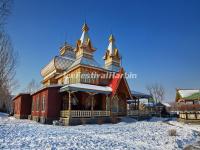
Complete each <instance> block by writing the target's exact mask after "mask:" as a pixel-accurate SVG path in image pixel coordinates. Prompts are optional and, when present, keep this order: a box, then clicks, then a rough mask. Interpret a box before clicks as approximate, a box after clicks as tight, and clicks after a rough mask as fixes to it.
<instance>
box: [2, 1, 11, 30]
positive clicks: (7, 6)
mask: <svg viewBox="0 0 200 150" xmlns="http://www.w3.org/2000/svg"><path fill="white" fill-rule="evenodd" d="M12 3H13V0H0V28H2V26H3V25H4V24H5V23H6V19H7V17H8V15H10V13H11V6H12Z"/></svg>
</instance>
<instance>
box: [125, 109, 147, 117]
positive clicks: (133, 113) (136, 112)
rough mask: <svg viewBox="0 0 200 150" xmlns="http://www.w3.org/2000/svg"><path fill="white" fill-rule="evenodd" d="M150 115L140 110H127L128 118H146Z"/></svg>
mask: <svg viewBox="0 0 200 150" xmlns="http://www.w3.org/2000/svg"><path fill="white" fill-rule="evenodd" d="M150 114H151V113H150V112H149V111H141V110H128V111H127V115H128V116H148V115H150Z"/></svg>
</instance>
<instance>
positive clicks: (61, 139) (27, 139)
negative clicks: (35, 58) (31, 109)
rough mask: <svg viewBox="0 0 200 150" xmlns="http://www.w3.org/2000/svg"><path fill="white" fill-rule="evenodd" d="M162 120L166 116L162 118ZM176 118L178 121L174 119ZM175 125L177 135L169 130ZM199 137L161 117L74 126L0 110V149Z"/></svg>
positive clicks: (169, 143) (157, 146)
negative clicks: (164, 120)
mask: <svg viewBox="0 0 200 150" xmlns="http://www.w3.org/2000/svg"><path fill="white" fill-rule="evenodd" d="M162 121H163V120H162ZM172 122H176V121H172ZM170 129H176V130H177V133H178V135H177V136H169V134H168V131H169V130H170ZM197 139H198V134H197V133H196V132H195V131H193V130H191V129H190V128H182V127H177V126H171V125H169V124H166V123H164V122H161V121H159V119H156V118H154V119H152V120H150V121H138V122H135V121H134V120H133V121H131V120H130V119H124V122H121V123H118V124H104V125H80V126H71V127H62V126H52V125H42V124H39V123H36V122H34V121H30V120H19V119H15V118H13V117H7V116H6V115H5V114H0V149H84V150H86V149H89V150H91V149H108V150H110V149H120V150H121V149H123V150H125V149H149V150H162V149H163V150H166V149H167V150H171V149H182V148H183V147H184V146H185V145H186V144H191V143H192V142H194V141H196V140H197Z"/></svg>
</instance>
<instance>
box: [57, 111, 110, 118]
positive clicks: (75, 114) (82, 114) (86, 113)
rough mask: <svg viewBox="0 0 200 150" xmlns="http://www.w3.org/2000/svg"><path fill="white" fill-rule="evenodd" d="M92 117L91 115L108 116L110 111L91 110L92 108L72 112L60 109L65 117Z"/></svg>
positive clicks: (61, 115) (61, 114)
mask: <svg viewBox="0 0 200 150" xmlns="http://www.w3.org/2000/svg"><path fill="white" fill-rule="evenodd" d="M69 116H70V117H72V118H90V117H106V116H110V111H97V110H94V111H90V110H71V111H70V113H69V111H68V110H62V111H60V117H63V118H68V117H69Z"/></svg>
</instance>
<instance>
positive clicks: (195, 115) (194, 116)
mask: <svg viewBox="0 0 200 150" xmlns="http://www.w3.org/2000/svg"><path fill="white" fill-rule="evenodd" d="M179 118H181V119H186V120H200V112H199V111H196V112H195V111H185V112H179Z"/></svg>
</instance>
